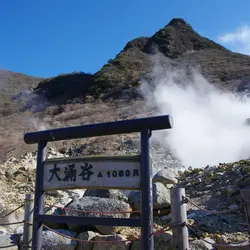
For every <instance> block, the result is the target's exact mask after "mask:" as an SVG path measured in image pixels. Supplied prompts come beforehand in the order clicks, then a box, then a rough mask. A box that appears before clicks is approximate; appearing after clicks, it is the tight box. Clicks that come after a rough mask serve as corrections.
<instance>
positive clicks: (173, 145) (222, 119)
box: [142, 61, 250, 167]
mask: <svg viewBox="0 0 250 250" xmlns="http://www.w3.org/2000/svg"><path fill="white" fill-rule="evenodd" d="M150 79H151V80H143V84H142V92H143V93H144V95H145V96H146V98H147V103H148V106H149V107H150V108H152V107H157V109H158V115H159V114H171V115H172V116H173V118H174V127H173V129H171V130H168V133H167V136H165V137H164V136H163V134H162V133H160V134H159V133H158V134H157V135H158V136H157V138H158V140H160V141H161V143H163V144H165V146H167V147H168V148H170V149H171V150H172V152H173V153H174V155H175V156H176V157H177V158H178V159H179V160H180V161H181V163H182V164H183V165H184V166H185V167H189V166H192V167H205V166H207V165H216V164H219V163H223V162H234V161H237V160H241V159H244V158H248V157H249V156H250V127H248V126H245V125H243V123H244V122H245V120H246V119H247V118H248V117H250V100H249V99H247V98H243V97H241V96H238V95H236V94H233V93H228V92H222V91H220V90H218V89H217V88H215V87H214V86H213V85H211V84H210V83H209V82H208V81H207V80H206V79H205V78H204V77H203V76H202V75H201V74H200V73H199V72H198V71H197V70H195V69H189V73H187V70H184V69H181V68H178V67H177V68H176V67H172V66H171V65H170V63H169V62H168V63H167V65H166V64H165V65H164V66H162V62H160V61H157V62H156V64H155V67H154V69H153V72H152V73H151V74H150ZM153 86H154V87H153Z"/></svg>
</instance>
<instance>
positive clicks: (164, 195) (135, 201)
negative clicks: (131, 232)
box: [129, 182, 170, 210]
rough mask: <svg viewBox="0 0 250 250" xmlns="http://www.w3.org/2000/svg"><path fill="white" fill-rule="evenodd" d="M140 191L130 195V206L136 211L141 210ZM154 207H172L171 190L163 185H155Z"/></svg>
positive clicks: (157, 183)
mask: <svg viewBox="0 0 250 250" xmlns="http://www.w3.org/2000/svg"><path fill="white" fill-rule="evenodd" d="M140 200H141V197H140V191H133V192H131V193H130V195H129V204H130V205H131V207H132V208H133V209H134V210H139V209H140ZM153 206H154V208H159V209H160V208H166V207H169V206H170V190H169V189H167V188H166V187H165V186H164V185H163V184H162V183H160V182H156V183H153Z"/></svg>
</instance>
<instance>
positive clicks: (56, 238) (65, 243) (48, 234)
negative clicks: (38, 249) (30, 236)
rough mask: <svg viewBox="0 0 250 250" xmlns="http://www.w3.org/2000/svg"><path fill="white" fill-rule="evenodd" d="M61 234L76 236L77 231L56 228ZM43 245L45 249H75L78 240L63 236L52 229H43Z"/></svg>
mask: <svg viewBox="0 0 250 250" xmlns="http://www.w3.org/2000/svg"><path fill="white" fill-rule="evenodd" d="M55 231H57V232H59V233H61V234H64V235H67V236H70V237H73V238H75V237H76V233H75V232H71V231H68V230H61V229H57V230H55ZM42 238H43V239H42V240H43V243H42V247H43V249H44V250H74V249H75V248H76V246H77V242H76V241H74V240H71V239H69V238H65V237H62V236H60V235H58V234H56V233H54V232H52V231H43V235H42Z"/></svg>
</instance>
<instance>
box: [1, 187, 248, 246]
mask: <svg viewBox="0 0 250 250" xmlns="http://www.w3.org/2000/svg"><path fill="white" fill-rule="evenodd" d="M249 195H250V193H249ZM242 196H243V198H245V200H244V199H243V200H244V202H243V205H241V206H239V207H237V208H234V209H228V210H223V211H210V210H207V209H204V208H202V207H201V206H199V205H197V204H196V203H195V202H193V201H192V200H191V199H190V198H188V197H187V196H186V195H185V189H184V188H180V187H178V185H176V186H175V187H174V188H173V189H172V193H171V213H172V221H171V223H169V224H166V226H164V227H163V228H161V229H157V230H154V231H153V235H154V236H155V235H160V234H164V233H165V232H166V231H169V230H172V231H173V245H174V247H176V249H181V250H184V249H185V250H186V249H189V237H188V232H191V233H192V234H193V235H195V236H196V237H197V238H198V239H201V240H202V241H204V242H206V243H207V244H210V245H212V246H213V247H215V248H216V249H230V248H232V249H239V248H240V247H242V249H248V248H249V247H250V242H246V241H245V242H237V243H235V242H231V243H227V244H219V243H211V242H209V241H208V240H206V239H204V238H202V237H201V235H200V234H199V233H197V232H196V231H195V230H194V228H193V227H192V226H191V225H189V224H188V223H187V211H186V205H187V203H190V204H192V205H193V206H195V207H196V208H198V209H200V210H202V211H204V212H206V213H209V214H215V215H220V214H229V213H233V212H236V211H239V210H241V209H242V208H243V207H245V209H246V213H247V217H248V207H247V206H249V205H250V202H249V201H248V200H246V194H244V195H242ZM46 206H47V207H51V208H53V207H54V208H57V209H60V210H65V211H66V210H70V211H72V212H78V213H85V214H86V213H92V214H102V215H110V214H127V213H130V214H137V213H139V212H140V211H119V212H111V211H108V212H105V211H88V210H77V209H71V208H65V207H60V206H56V205H50V204H46ZM23 207H24V209H25V214H24V220H23V221H16V222H9V223H2V224H0V226H11V225H19V224H23V226H24V231H23V240H22V241H21V239H20V238H18V241H17V243H16V244H11V245H6V246H0V249H7V248H10V247H13V246H17V248H18V249H21V250H27V249H30V248H31V242H32V217H33V195H31V194H26V195H25V202H24V203H23V204H21V205H20V206H18V207H17V208H15V209H13V210H12V211H10V212H9V213H7V214H5V215H4V216H2V217H0V219H4V218H6V217H8V216H10V215H12V214H13V213H15V212H16V211H17V210H19V209H21V208H23ZM58 216H60V215H58ZM43 228H45V229H46V230H49V231H52V232H54V233H55V234H58V235H60V236H62V237H65V238H68V239H71V240H74V241H76V242H79V243H83V242H84V243H108V244H121V243H132V242H133V241H138V240H140V239H141V237H140V236H134V237H133V239H128V240H113V241H111V240H99V241H98V240H82V239H77V238H74V237H70V236H68V235H64V234H62V233H59V232H58V231H56V230H54V229H53V228H50V227H49V226H47V225H45V224H43Z"/></svg>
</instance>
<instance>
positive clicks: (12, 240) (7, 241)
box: [0, 234, 18, 250]
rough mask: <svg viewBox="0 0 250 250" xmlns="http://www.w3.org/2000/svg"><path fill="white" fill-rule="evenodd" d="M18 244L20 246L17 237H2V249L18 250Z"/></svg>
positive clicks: (0, 240) (0, 241) (6, 235)
mask: <svg viewBox="0 0 250 250" xmlns="http://www.w3.org/2000/svg"><path fill="white" fill-rule="evenodd" d="M17 244H18V237H17V235H9V234H2V235H0V246H1V247H2V248H3V247H5V246H6V249H10V250H16V249H17ZM11 245H14V246H11ZM8 246H10V247H8Z"/></svg>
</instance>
